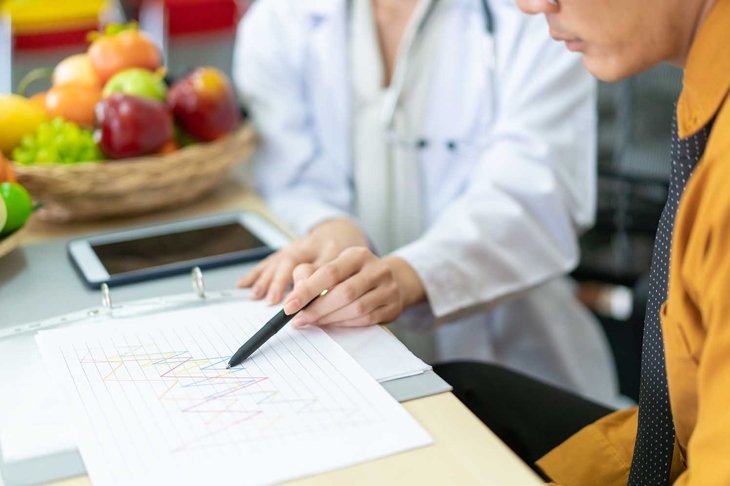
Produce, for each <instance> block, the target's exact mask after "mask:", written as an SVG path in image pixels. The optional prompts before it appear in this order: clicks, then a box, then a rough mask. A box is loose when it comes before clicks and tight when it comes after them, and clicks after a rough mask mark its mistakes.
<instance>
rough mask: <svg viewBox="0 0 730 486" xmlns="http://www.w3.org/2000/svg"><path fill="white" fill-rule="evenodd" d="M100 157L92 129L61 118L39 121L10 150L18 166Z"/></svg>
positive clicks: (98, 159)
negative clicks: (31, 131) (33, 131)
mask: <svg viewBox="0 0 730 486" xmlns="http://www.w3.org/2000/svg"><path fill="white" fill-rule="evenodd" d="M103 159H104V155H103V154H102V153H101V151H100V150H99V148H98V147H97V145H96V142H95V141H94V135H93V134H92V132H91V130H86V129H84V128H81V127H79V126H78V125H76V124H75V123H72V122H68V121H64V120H63V119H62V118H54V119H53V120H51V121H48V122H43V123H41V124H40V126H39V127H38V129H37V130H36V132H35V133H33V134H29V135H26V136H24V137H23V139H22V140H21V142H20V146H18V147H16V148H15V150H13V160H14V161H15V162H17V163H18V164H21V165H31V164H74V163H77V162H95V161H100V160H103Z"/></svg>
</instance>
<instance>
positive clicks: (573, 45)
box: [550, 32, 583, 52]
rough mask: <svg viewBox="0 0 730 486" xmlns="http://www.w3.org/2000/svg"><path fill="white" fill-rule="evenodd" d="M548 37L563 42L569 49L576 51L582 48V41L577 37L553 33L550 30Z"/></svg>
mask: <svg viewBox="0 0 730 486" xmlns="http://www.w3.org/2000/svg"><path fill="white" fill-rule="evenodd" d="M550 37H552V38H553V39H555V40H556V41H559V42H565V47H567V48H568V50H569V51H573V52H576V51H580V50H582V49H583V41H582V40H580V39H578V38H577V37H567V36H564V35H560V34H553V33H552V32H551V33H550Z"/></svg>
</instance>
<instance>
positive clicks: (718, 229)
mask: <svg viewBox="0 0 730 486" xmlns="http://www.w3.org/2000/svg"><path fill="white" fill-rule="evenodd" d="M724 111H725V113H724V117H723V114H720V115H718V119H717V121H716V122H715V126H714V128H713V133H712V135H711V137H713V138H714V140H713V138H711V141H710V143H709V145H708V149H707V152H710V154H709V156H706V157H705V159H704V160H703V161H702V162H701V163H700V166H699V167H698V168H697V169H696V170H695V173H694V174H693V175H692V178H691V179H690V181H689V183H688V187H687V189H686V190H685V194H684V195H683V196H682V201H681V202H680V209H679V213H678V217H677V226H676V228H675V236H674V241H673V245H672V264H671V273H670V276H669V298H668V300H667V303H666V306H665V308H664V309H663V312H662V317H663V321H664V322H663V327H664V333H665V335H666V338H665V341H666V345H665V346H666V349H667V352H668V356H667V373H668V379H669V385H670V398H671V405H672V411H673V413H675V414H677V420H675V426H676V427H677V436H678V437H680V438H684V440H685V442H686V443H685V444H684V445H685V446H686V453H685V461H686V466H687V469H686V470H685V471H684V472H683V473H682V474H681V475H680V476H679V477H678V478H677V480H676V482H675V483H674V484H676V485H681V486H690V485H703V484H728V483H730V463H728V461H727V457H728V454H730V445H729V444H728V441H727V437H728V435H730V412H729V411H728V410H729V409H728V401H729V400H730V392H728V390H730V326H729V325H728V324H729V323H730V299H728V295H729V294H730V259H729V258H728V253H727V248H728V244H730V219H728V215H730V198H728V196H727V187H726V186H727V180H728V178H730V170H728V167H730V157H728V156H727V154H728V153H730V142H729V141H728V140H730V138H726V139H725V141H724V143H723V142H722V138H721V137H723V136H725V134H727V133H730V130H728V128H730V122H728V120H729V119H730V111H729V110H727V109H726V110H724ZM723 131H724V133H723ZM713 142H714V143H713ZM706 155H707V154H706ZM718 158H720V160H717V159H718ZM670 347H672V348H673V349H672V351H673V352H672V356H670V355H669V352H670ZM695 371H696V375H694V374H693V373H692V372H695ZM693 416H694V417H696V419H695V421H694V424H693V425H694V427H693V428H688V427H687V424H688V423H689V424H690V427H691V425H692V423H693V420H692V418H694V417H693Z"/></svg>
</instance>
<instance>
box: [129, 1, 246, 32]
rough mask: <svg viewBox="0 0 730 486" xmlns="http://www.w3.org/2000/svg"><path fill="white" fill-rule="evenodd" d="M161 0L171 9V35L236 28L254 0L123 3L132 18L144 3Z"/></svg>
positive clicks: (169, 14) (168, 11)
mask: <svg viewBox="0 0 730 486" xmlns="http://www.w3.org/2000/svg"><path fill="white" fill-rule="evenodd" d="M158 2H162V3H163V4H164V5H165V8H166V10H167V15H168V19H167V22H168V25H167V29H168V34H169V35H171V36H175V35H184V34H198V33H205V32H214V31H217V32H220V31H229V30H234V29H235V28H236V24H237V23H238V21H239V20H240V19H241V17H243V14H244V13H245V12H246V10H247V9H248V7H249V5H250V4H251V0H126V1H124V0H123V1H122V4H123V5H124V8H125V11H126V12H127V16H128V17H129V18H130V19H135V20H139V10H140V9H141V8H142V6H143V5H145V4H151V3H158Z"/></svg>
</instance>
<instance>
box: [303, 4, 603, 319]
mask: <svg viewBox="0 0 730 486" xmlns="http://www.w3.org/2000/svg"><path fill="white" fill-rule="evenodd" d="M505 11H506V13H505ZM498 12H499V13H500V14H501V16H500V17H499V19H498V21H499V22H500V24H499V25H501V26H505V27H504V28H503V29H502V30H503V31H504V32H507V34H503V35H502V37H498V39H497V44H498V45H499V46H500V51H499V52H500V55H499V56H498V71H497V76H496V78H497V89H496V97H497V98H498V100H499V103H500V105H499V107H498V110H497V118H496V120H495V123H494V126H493V127H492V128H491V130H490V134H489V140H490V143H489V145H488V147H487V148H486V150H484V152H483V153H482V154H481V157H480V159H479V161H478V163H477V164H476V167H475V168H474V169H473V175H470V177H469V178H468V181H469V183H468V185H467V187H466V188H465V189H464V190H463V191H462V193H461V194H460V195H458V196H457V197H456V198H455V199H453V200H452V201H451V202H450V203H448V205H447V206H446V207H445V208H444V209H443V210H441V212H440V214H438V215H437V216H436V218H435V220H434V221H433V222H432V223H431V226H430V227H429V229H428V230H427V232H426V233H425V234H424V235H423V236H422V237H420V238H419V239H418V240H416V241H414V242H413V243H411V244H409V245H407V246H405V247H403V248H401V249H399V250H397V251H396V252H394V254H393V255H391V257H397V258H399V259H400V261H403V262H405V263H407V265H408V267H410V268H411V269H413V270H414V271H415V273H416V275H417V276H418V279H417V280H418V282H420V283H421V285H422V286H423V289H424V290H425V293H424V294H423V297H425V295H426V294H427V296H428V301H429V304H430V307H431V310H432V313H433V314H434V315H435V316H436V317H437V318H442V319H444V320H445V319H448V318H450V317H451V316H453V315H454V314H457V313H459V312H462V311H471V310H472V309H475V308H481V307H483V306H492V305H495V304H496V303H497V302H499V301H500V300H502V299H504V298H508V297H511V296H513V295H515V294H517V293H518V292H521V291H524V290H526V289H529V288H531V287H532V286H534V285H538V284H540V283H542V282H544V281H546V280H548V279H550V278H553V277H555V276H558V275H560V274H563V273H565V272H567V271H569V270H570V269H571V268H573V267H574V265H575V264H576V263H577V260H578V247H577V233H578V231H580V229H581V228H584V227H586V226H587V225H589V224H590V223H591V222H592V217H593V211H594V191H595V188H594V185H595V179H594V178H595V175H594V173H593V171H594V170H595V153H594V150H595V134H594V133H593V130H594V129H595V107H594V105H593V102H594V101H595V84H594V82H593V80H592V79H591V78H590V76H589V75H588V74H587V73H586V72H585V71H584V70H583V69H582V67H581V66H580V60H579V58H577V57H576V56H574V55H571V54H569V53H566V52H564V48H563V47H562V46H560V45H557V44H556V43H554V42H553V41H552V40H551V39H550V38H549V36H548V35H547V31H546V30H545V26H544V25H542V24H541V23H539V21H538V20H534V21H531V20H530V19H526V18H524V17H523V16H521V15H520V14H519V12H517V11H516V9H514V8H513V7H510V8H506V7H504V6H501V7H500V10H498ZM507 24H511V25H508V26H507ZM565 86H569V87H570V89H569V90H565V89H564V88H565ZM435 183H436V184H438V183H439V182H438V181H436V182H435ZM320 290H321V289H320ZM295 292H296V287H295ZM335 295H336V294H335ZM392 297H393V298H395V297H394V296H392ZM328 300H330V301H332V300H334V296H326V298H324V299H319V305H320V306H324V305H325V302H327V301H328ZM422 300H425V299H424V298H418V299H416V300H415V302H418V301H422ZM406 307H407V306H406Z"/></svg>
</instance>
